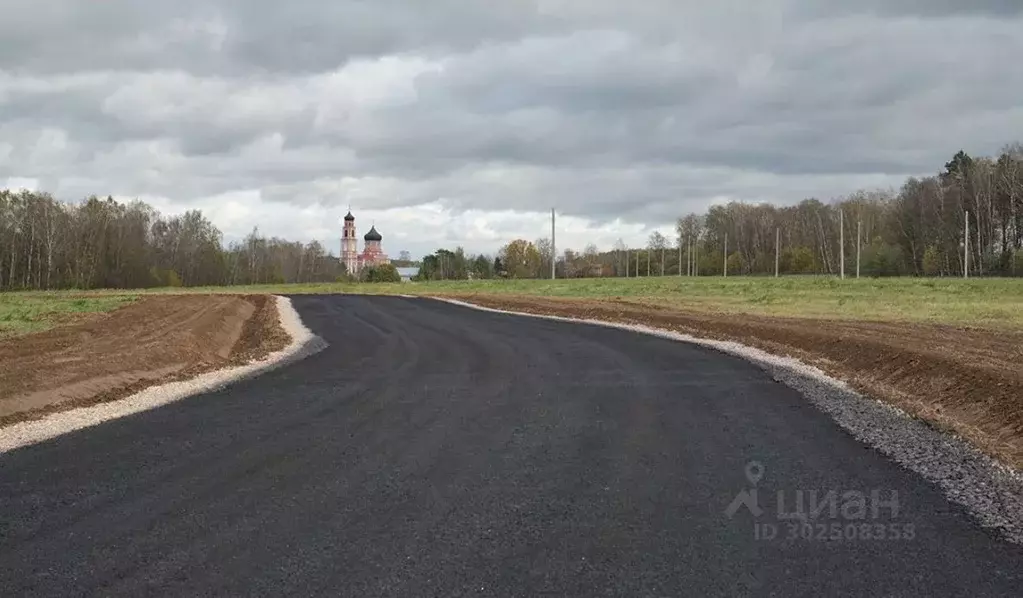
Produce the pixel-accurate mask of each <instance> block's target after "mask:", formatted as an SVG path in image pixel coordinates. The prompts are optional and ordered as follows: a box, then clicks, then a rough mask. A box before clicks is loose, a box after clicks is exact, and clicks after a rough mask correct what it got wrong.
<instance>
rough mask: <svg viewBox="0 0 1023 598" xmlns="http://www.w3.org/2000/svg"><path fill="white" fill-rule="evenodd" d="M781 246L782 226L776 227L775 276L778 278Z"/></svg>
mask: <svg viewBox="0 0 1023 598" xmlns="http://www.w3.org/2000/svg"><path fill="white" fill-rule="evenodd" d="M779 247H781V227H780V226H779V227H776V228H775V229H774V277H775V278H778V255H779V253H780V252H779Z"/></svg>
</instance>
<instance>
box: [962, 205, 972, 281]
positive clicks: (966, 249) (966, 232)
mask: <svg viewBox="0 0 1023 598" xmlns="http://www.w3.org/2000/svg"><path fill="white" fill-rule="evenodd" d="M963 239H964V241H965V242H964V243H963V278H969V277H970V212H968V211H967V212H966V224H964V225H963Z"/></svg>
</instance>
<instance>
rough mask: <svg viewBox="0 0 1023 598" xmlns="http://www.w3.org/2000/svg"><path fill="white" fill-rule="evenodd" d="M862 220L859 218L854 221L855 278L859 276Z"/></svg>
mask: <svg viewBox="0 0 1023 598" xmlns="http://www.w3.org/2000/svg"><path fill="white" fill-rule="evenodd" d="M862 225H863V222H862V221H860V220H857V221H856V278H859V277H860V249H861V248H862V247H863V242H862V240H861V239H862V237H861V235H862V232H861V229H862V228H863V226H862Z"/></svg>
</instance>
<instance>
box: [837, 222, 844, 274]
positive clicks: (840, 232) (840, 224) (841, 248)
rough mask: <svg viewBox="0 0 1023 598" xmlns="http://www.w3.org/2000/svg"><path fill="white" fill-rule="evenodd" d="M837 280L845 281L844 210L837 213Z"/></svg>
mask: <svg viewBox="0 0 1023 598" xmlns="http://www.w3.org/2000/svg"><path fill="white" fill-rule="evenodd" d="M838 249H839V256H838V263H839V272H840V274H839V278H841V279H843V280H844V279H845V210H839V211H838Z"/></svg>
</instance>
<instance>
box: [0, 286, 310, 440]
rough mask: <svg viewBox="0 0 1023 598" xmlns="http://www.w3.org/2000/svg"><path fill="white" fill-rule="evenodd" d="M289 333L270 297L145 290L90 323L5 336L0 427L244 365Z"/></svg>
mask: <svg viewBox="0 0 1023 598" xmlns="http://www.w3.org/2000/svg"><path fill="white" fill-rule="evenodd" d="M289 340H290V337H289V335H288V334H287V333H286V332H285V331H284V329H283V328H282V326H281V323H280V321H279V315H278V309H277V303H276V301H275V299H274V297H273V296H270V295H162V296H147V297H143V298H141V299H140V300H139V301H138V302H136V303H133V304H131V305H128V306H125V307H123V308H120V309H118V310H116V311H113V312H110V313H107V314H101V315H97V316H95V317H92V318H89V319H88V320H86V321H84V322H79V323H76V324H72V325H68V326H62V327H58V328H53V329H51V330H48V331H45V332H40V333H37V334H32V335H28V336H24V337H20V338H14V339H8V340H5V341H0V363H2V364H3V367H2V368H0V426H4V425H10V424H13V423H17V422H21V421H26V420H33V419H39V418H42V417H45V416H47V415H48V414H51V413H55V412H60V411H67V410H70V409H75V408H80V407H87V406H90V405H95V404H99V403H104V402H108V401H113V400H117V399H121V398H124V397H127V396H130V395H132V394H134V393H136V392H138V391H140V390H142V389H145V388H148V387H151V386H156V385H161V384H166V383H168V382H174V381H179V380H187V379H190V378H194V377H195V376H197V375H199V374H202V373H205V372H211V371H216V370H220V369H223V368H227V367H230V366H236V365H242V364H246V363H249V362H251V361H253V360H256V359H259V358H261V357H264V356H266V355H268V354H270V353H273V352H275V351H279V350H281V349H283V348H284V347H285V346H287V345H288V342H289Z"/></svg>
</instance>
